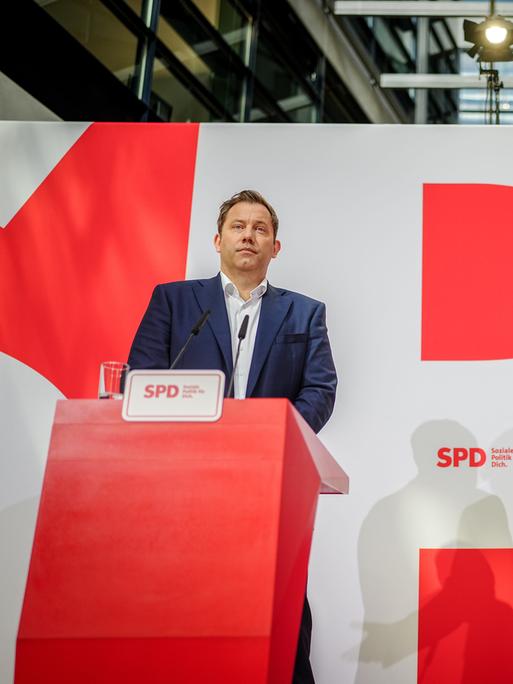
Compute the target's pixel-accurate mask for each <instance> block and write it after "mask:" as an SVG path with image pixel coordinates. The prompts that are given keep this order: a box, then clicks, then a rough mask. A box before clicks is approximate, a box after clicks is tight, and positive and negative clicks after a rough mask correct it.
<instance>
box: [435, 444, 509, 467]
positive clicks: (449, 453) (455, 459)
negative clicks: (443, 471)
mask: <svg viewBox="0 0 513 684" xmlns="http://www.w3.org/2000/svg"><path fill="white" fill-rule="evenodd" d="M436 456H437V459H438V460H437V462H436V465H437V467H438V468H460V467H464V468H465V467H466V468H482V467H483V466H484V465H485V464H486V463H487V462H488V463H489V465H490V466H491V467H492V468H508V467H509V466H511V462H512V457H513V449H512V448H511V447H501V448H493V449H490V450H489V453H487V452H486V451H485V450H484V449H480V448H479V447H468V448H467V447H462V446H459V447H448V446H442V447H440V448H439V449H438V451H437V454H436Z"/></svg>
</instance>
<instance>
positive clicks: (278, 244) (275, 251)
mask: <svg viewBox="0 0 513 684" xmlns="http://www.w3.org/2000/svg"><path fill="white" fill-rule="evenodd" d="M280 249H281V242H280V241H279V240H275V241H274V249H273V259H276V257H277V256H278V254H279V252H280Z"/></svg>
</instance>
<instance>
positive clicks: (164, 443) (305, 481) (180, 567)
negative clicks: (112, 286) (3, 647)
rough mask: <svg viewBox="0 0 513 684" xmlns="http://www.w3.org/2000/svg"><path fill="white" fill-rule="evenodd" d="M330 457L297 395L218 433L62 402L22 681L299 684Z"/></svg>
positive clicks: (231, 404)
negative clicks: (298, 657) (300, 646)
mask: <svg viewBox="0 0 513 684" xmlns="http://www.w3.org/2000/svg"><path fill="white" fill-rule="evenodd" d="M256 416H257V418H255V417H256ZM170 444H171V445H172V448H170ZM327 456H329V455H327V452H326V450H325V448H324V447H323V445H322V444H321V443H320V442H319V440H318V439H317V437H316V436H315V435H314V434H313V433H312V431H311V429H310V428H309V427H308V426H307V425H306V423H305V422H304V420H303V419H302V418H301V416H300V415H299V414H298V413H297V411H296V410H295V409H294V408H293V407H292V406H291V405H290V403H289V402H288V401H287V400H286V399H247V400H246V401H243V402H242V401H237V400H227V401H225V403H224V408H223V416H222V418H221V419H220V420H219V421H218V422H217V423H213V424H212V423H167V424H166V423H131V424H127V423H125V422H124V421H123V420H122V419H121V402H102V401H75V402H70V401H60V402H58V403H57V410H56V416H55V422H54V426H53V430H52V437H51V442H50V450H49V456H48V464H47V468H46V472H45V479H44V484H43V491H42V496H41V505H40V508H39V514H38V520H37V525H36V533H35V538H34V546H33V550H32V556H31V561H30V569H29V574H28V580H27V588H26V592H25V599H24V604H23V610H22V615H21V619H20V628H19V633H18V641H17V651H16V677H15V681H16V684H29V683H32V682H35V681H37V682H40V683H41V684H43V683H45V682H48V683H50V682H51V684H61V682H62V683H66V684H69V683H70V682H73V684H90V683H91V682H95V684H107V683H108V684H113V683H114V682H122V683H123V684H129V683H134V684H136V683H137V684H140V683H141V682H152V684H164V683H166V684H167V683H169V682H188V683H189V684H192V683H196V682H198V683H200V682H201V684H203V683H204V682H208V683H209V684H242V683H243V684H264V683H265V684H281V683H283V682H290V680H291V678H292V669H293V665H294V658H295V654H296V646H297V636H298V630H299V623H300V617H301V610H302V606H303V600H304V592H305V586H306V574H307V566H308V556H309V552H310V543H311V536H312V530H313V523H314V517H315V510H316V505H317V495H318V493H319V491H320V486H321V480H320V477H321V476H324V468H325V465H324V464H326V465H327V466H328V467H327V469H326V470H327V474H328V475H329V471H330V467H331V469H333V467H334V464H333V463H332V465H331V466H330V465H329V464H328V462H327V460H326V459H327ZM329 458H330V459H331V457H329ZM331 461H333V459H331ZM314 463H320V467H319V466H316V465H314ZM338 471H339V473H341V470H340V468H338ZM345 491H347V487H346V488H345Z"/></svg>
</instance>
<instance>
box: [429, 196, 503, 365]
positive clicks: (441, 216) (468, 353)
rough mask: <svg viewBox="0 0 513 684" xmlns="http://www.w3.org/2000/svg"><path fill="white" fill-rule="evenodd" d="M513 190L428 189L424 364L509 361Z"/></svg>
mask: <svg viewBox="0 0 513 684" xmlns="http://www.w3.org/2000/svg"><path fill="white" fill-rule="evenodd" d="M512 207H513V188H511V187H508V186H502V185H481V184H425V185H424V200H423V262H422V359H423V360H425V361H429V360H431V361H444V360H445V361H448V360H454V361H458V360H461V361H463V360H469V361H471V360H486V359H507V358H513V279H512V278H511V264H512V263H513V210H512Z"/></svg>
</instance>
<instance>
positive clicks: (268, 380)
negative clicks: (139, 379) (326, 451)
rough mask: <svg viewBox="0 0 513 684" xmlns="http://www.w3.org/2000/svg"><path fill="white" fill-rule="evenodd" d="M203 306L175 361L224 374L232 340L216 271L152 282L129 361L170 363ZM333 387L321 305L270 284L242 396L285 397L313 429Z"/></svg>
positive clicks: (329, 407) (328, 407)
mask: <svg viewBox="0 0 513 684" xmlns="http://www.w3.org/2000/svg"><path fill="white" fill-rule="evenodd" d="M206 309H210V311H211V314H210V317H209V319H208V321H207V323H206V325H205V326H204V328H203V330H202V331H201V332H200V333H199V335H198V336H197V337H195V338H193V340H192V342H191V344H190V345H189V347H188V349H187V351H186V352H185V354H184V355H183V357H182V359H181V361H180V363H179V364H178V366H177V368H203V369H212V368H215V369H220V370H222V371H224V373H225V374H226V377H227V378H229V377H230V374H231V372H232V367H233V360H232V343H231V337H230V325H229V322H228V314H227V312H226V304H225V299H224V292H223V290H222V285H221V278H220V276H219V275H217V276H216V277H215V278H210V279H207V280H186V281H183V282H176V283H167V284H165V285H157V287H156V288H155V290H154V291H153V295H152V297H151V300H150V303H149V306H148V309H147V310H146V313H145V314H144V317H143V319H142V321H141V324H140V326H139V329H138V330H137V333H136V335H135V338H134V341H133V343H132V348H131V350H130V357H129V359H128V363H129V364H130V368H131V369H137V368H159V369H160V368H169V366H170V365H171V363H172V361H173V359H174V358H175V356H176V355H177V354H178V352H179V350H180V348H181V347H182V345H183V344H184V342H185V340H186V339H187V337H188V335H189V333H190V331H191V328H192V327H193V325H194V324H195V323H196V321H197V320H198V318H199V317H200V316H201V313H202V312H203V311H205V310H206ZM336 386H337V374H336V371H335V366H334V364H333V357H332V355H331V349H330V344H329V340H328V332H327V329H326V316H325V306H324V304H322V303H321V302H317V301H315V300H314V299H310V298H309V297H305V296H304V295H300V294H297V293H296V292H290V291H289V290H282V289H280V288H277V287H272V286H271V285H268V287H267V292H266V293H265V295H264V296H263V298H262V308H261V310H260V319H259V322H258V330H257V335H256V340H255V348H254V352H253V358H252V362H251V368H250V372H249V378H248V386H247V391H246V396H247V397H285V398H287V399H290V401H291V402H292V403H293V404H294V406H295V407H296V408H297V410H298V411H299V412H300V413H301V415H302V416H303V418H305V420H306V421H307V423H309V425H310V426H311V427H312V429H313V430H315V432H318V431H319V430H320V429H321V428H322V426H323V425H324V424H325V423H326V421H327V420H328V418H329V417H330V415H331V412H332V411H333V404H334V402H335V391H336Z"/></svg>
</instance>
